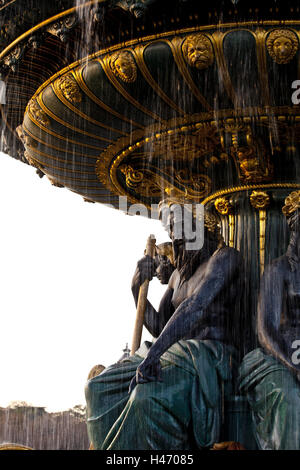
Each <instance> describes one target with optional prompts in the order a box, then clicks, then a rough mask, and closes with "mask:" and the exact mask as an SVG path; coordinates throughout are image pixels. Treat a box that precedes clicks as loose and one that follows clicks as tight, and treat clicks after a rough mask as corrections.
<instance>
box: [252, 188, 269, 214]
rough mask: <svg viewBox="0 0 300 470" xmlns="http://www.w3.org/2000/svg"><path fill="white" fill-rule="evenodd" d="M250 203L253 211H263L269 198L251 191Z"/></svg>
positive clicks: (260, 192)
mask: <svg viewBox="0 0 300 470" xmlns="http://www.w3.org/2000/svg"><path fill="white" fill-rule="evenodd" d="M250 203H251V205H252V207H254V209H257V210H265V209H266V208H267V207H268V206H269V204H270V196H269V195H268V194H267V193H265V192H263V191H253V192H252V194H251V196H250Z"/></svg>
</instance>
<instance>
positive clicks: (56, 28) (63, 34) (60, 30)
mask: <svg viewBox="0 0 300 470" xmlns="http://www.w3.org/2000/svg"><path fill="white" fill-rule="evenodd" d="M76 25H77V17H76V15H70V16H67V17H66V18H63V19H61V20H59V21H57V22H56V23H53V24H51V25H50V26H49V28H48V29H47V32H48V33H50V34H52V35H53V36H56V37H58V38H59V39H60V40H61V41H62V42H66V41H67V39H68V35H69V34H70V32H71V31H72V29H73V28H75V26H76Z"/></svg>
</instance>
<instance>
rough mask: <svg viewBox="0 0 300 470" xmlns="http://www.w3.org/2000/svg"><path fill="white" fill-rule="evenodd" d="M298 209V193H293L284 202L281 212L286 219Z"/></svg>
mask: <svg viewBox="0 0 300 470" xmlns="http://www.w3.org/2000/svg"><path fill="white" fill-rule="evenodd" d="M299 209H300V191H293V192H292V193H291V194H290V195H289V196H288V197H287V198H286V200H285V205H284V206H283V208H282V212H283V213H284V215H285V216H286V217H288V216H290V215H291V214H292V213H293V212H295V211H296V210H299Z"/></svg>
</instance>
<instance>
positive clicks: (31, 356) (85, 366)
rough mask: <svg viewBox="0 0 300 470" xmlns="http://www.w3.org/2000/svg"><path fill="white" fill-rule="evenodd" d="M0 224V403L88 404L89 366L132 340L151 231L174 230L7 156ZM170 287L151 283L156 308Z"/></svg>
mask: <svg viewBox="0 0 300 470" xmlns="http://www.w3.org/2000/svg"><path fill="white" fill-rule="evenodd" d="M0 220H1V230H0V309H1V323H0V324H1V330H0V334H1V340H0V377H1V379H0V380H1V386H0V406H7V405H8V404H9V402H11V401H14V400H20V401H27V402H29V403H32V404H34V405H36V406H46V407H47V409H48V410H51V411H54V410H62V409H68V408H70V407H72V406H74V405H76V404H85V399H84V385H85V382H86V377H87V375H88V373H89V371H90V369H91V368H92V367H93V366H94V365H96V364H103V365H105V366H108V365H110V364H112V363H114V362H116V361H117V360H118V359H119V358H120V356H121V355H122V349H123V348H124V347H125V343H126V342H128V343H129V346H130V343H131V339H132V331H133V326H134V321H135V305H134V301H133V298H132V294H131V289H130V285H131V278H132V275H133V273H134V270H135V266H136V262H137V260H138V259H139V258H141V257H142V256H143V252H144V248H145V245H146V241H147V237H148V236H149V234H150V233H154V234H155V235H156V237H157V242H158V243H161V242H163V241H167V240H168V235H167V233H166V232H164V230H163V228H162V226H161V224H160V222H158V221H154V220H148V219H145V218H142V217H130V216H126V215H125V214H123V213H121V212H119V211H116V210H113V209H109V208H106V207H105V206H102V205H101V204H89V203H86V202H84V201H83V199H82V197H80V196H78V195H76V194H74V193H72V192H71V191H68V190H67V189H59V188H56V187H54V186H52V185H51V184H50V182H49V181H48V180H47V178H46V177H44V178H43V179H40V178H39V177H38V176H37V175H36V173H35V169H34V168H32V167H29V166H27V165H24V164H22V163H20V162H18V161H15V160H14V159H12V158H10V157H8V156H6V155H4V154H1V153H0ZM164 290H165V287H163V286H161V285H160V284H159V282H158V281H157V279H154V280H153V281H152V283H151V284H150V292H149V299H150V300H151V301H152V303H153V305H154V306H155V307H157V306H158V302H159V300H160V298H161V296H162V294H163V292H164ZM144 339H150V335H149V334H148V335H146V336H144Z"/></svg>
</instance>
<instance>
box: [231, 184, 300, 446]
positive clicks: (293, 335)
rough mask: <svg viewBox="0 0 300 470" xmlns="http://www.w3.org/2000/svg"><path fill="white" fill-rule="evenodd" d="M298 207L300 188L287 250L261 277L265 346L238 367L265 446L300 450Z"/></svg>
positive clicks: (260, 323) (289, 206)
mask: <svg viewBox="0 0 300 470" xmlns="http://www.w3.org/2000/svg"><path fill="white" fill-rule="evenodd" d="M299 209H300V191H294V192H293V193H291V194H290V196H288V197H287V199H286V201H285V206H284V207H283V213H284V214H285V216H286V219H287V223H288V226H289V229H290V232H291V234H290V243H289V246H288V249H287V251H286V253H285V254H284V255H283V256H281V257H280V258H277V259H275V260H274V261H272V262H271V263H270V264H269V265H268V266H267V267H266V269H265V272H264V275H263V277H262V281H261V287H260V296H259V301H258V318H257V328H258V337H259V341H260V344H261V346H262V348H258V349H256V350H254V351H252V352H250V353H249V354H247V356H246V357H245V358H244V360H243V363H242V365H241V369H240V387H241V390H242V391H243V392H244V393H246V394H247V397H248V401H249V403H250V406H251V408H252V411H253V415H254V417H255V430H256V438H257V441H258V442H259V445H260V448H261V449H264V450H279V449H280V450H283V449H284V450H286V449H293V450H296V449H297V450H299V449H300V434H299V429H300V386H299V378H300V366H299V363H300V361H299V360H298V356H299V345H300V342H299V340H300V323H299V318H300V317H299V313H300V212H299ZM297 348H298V352H297Z"/></svg>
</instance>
